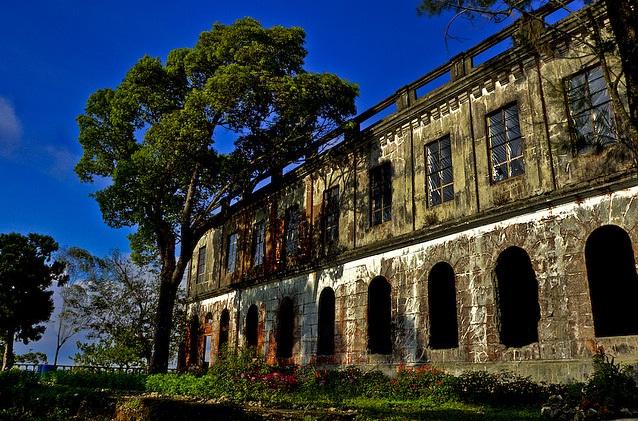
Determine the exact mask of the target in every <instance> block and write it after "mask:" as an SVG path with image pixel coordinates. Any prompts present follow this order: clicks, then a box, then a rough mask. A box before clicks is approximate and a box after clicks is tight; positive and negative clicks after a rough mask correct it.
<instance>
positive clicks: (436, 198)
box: [425, 136, 454, 206]
mask: <svg viewBox="0 0 638 421" xmlns="http://www.w3.org/2000/svg"><path fill="white" fill-rule="evenodd" d="M425 162H426V170H427V182H426V186H425V188H426V191H427V195H428V205H429V206H435V205H439V204H441V203H443V202H448V201H450V200H452V199H454V175H453V173H452V145H451V143H450V136H445V137H443V138H441V139H439V140H437V141H436V142H432V143H430V144H428V145H426V146H425Z"/></svg>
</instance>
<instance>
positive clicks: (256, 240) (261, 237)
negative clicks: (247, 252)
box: [253, 220, 266, 266]
mask: <svg viewBox="0 0 638 421" xmlns="http://www.w3.org/2000/svg"><path fill="white" fill-rule="evenodd" d="M265 239H266V223H265V222H264V221H263V220H262V221H259V222H257V223H256V224H255V225H253V266H260V265H261V264H262V263H264V244H265Z"/></svg>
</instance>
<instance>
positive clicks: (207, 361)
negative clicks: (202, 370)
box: [203, 335, 211, 367]
mask: <svg viewBox="0 0 638 421" xmlns="http://www.w3.org/2000/svg"><path fill="white" fill-rule="evenodd" d="M210 344H211V336H210V335H206V336H204V358H203V360H204V361H203V362H204V367H208V366H209V365H210V348H211V345H210Z"/></svg>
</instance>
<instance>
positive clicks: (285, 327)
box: [277, 297, 295, 358]
mask: <svg viewBox="0 0 638 421" xmlns="http://www.w3.org/2000/svg"><path fill="white" fill-rule="evenodd" d="M294 327H295V311H294V307H293V304H292V300H291V299H290V298H289V297H285V298H284V299H283V300H281V304H280V305H279V312H278V313H277V358H290V357H292V348H293V345H294Z"/></svg>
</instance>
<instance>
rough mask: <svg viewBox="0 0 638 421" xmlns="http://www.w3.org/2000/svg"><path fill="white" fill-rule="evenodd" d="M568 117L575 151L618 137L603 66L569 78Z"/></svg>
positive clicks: (567, 82)
mask: <svg viewBox="0 0 638 421" xmlns="http://www.w3.org/2000/svg"><path fill="white" fill-rule="evenodd" d="M565 83H566V86H565V90H566V92H567V102H568V104H569V120H570V124H571V130H572V134H573V136H574V146H575V148H576V152H586V151H588V150H590V149H592V148H601V147H603V146H605V145H606V144H609V143H611V142H614V141H615V140H616V130H615V127H614V118H613V111H612V104H611V99H610V98H609V94H608V93H607V85H606V83H605V78H604V77H603V71H602V68H601V67H600V66H598V67H594V68H593V69H589V70H586V71H584V72H581V73H578V74H576V75H574V76H573V77H571V78H569V79H568V80H567V81H566V82H565Z"/></svg>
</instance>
